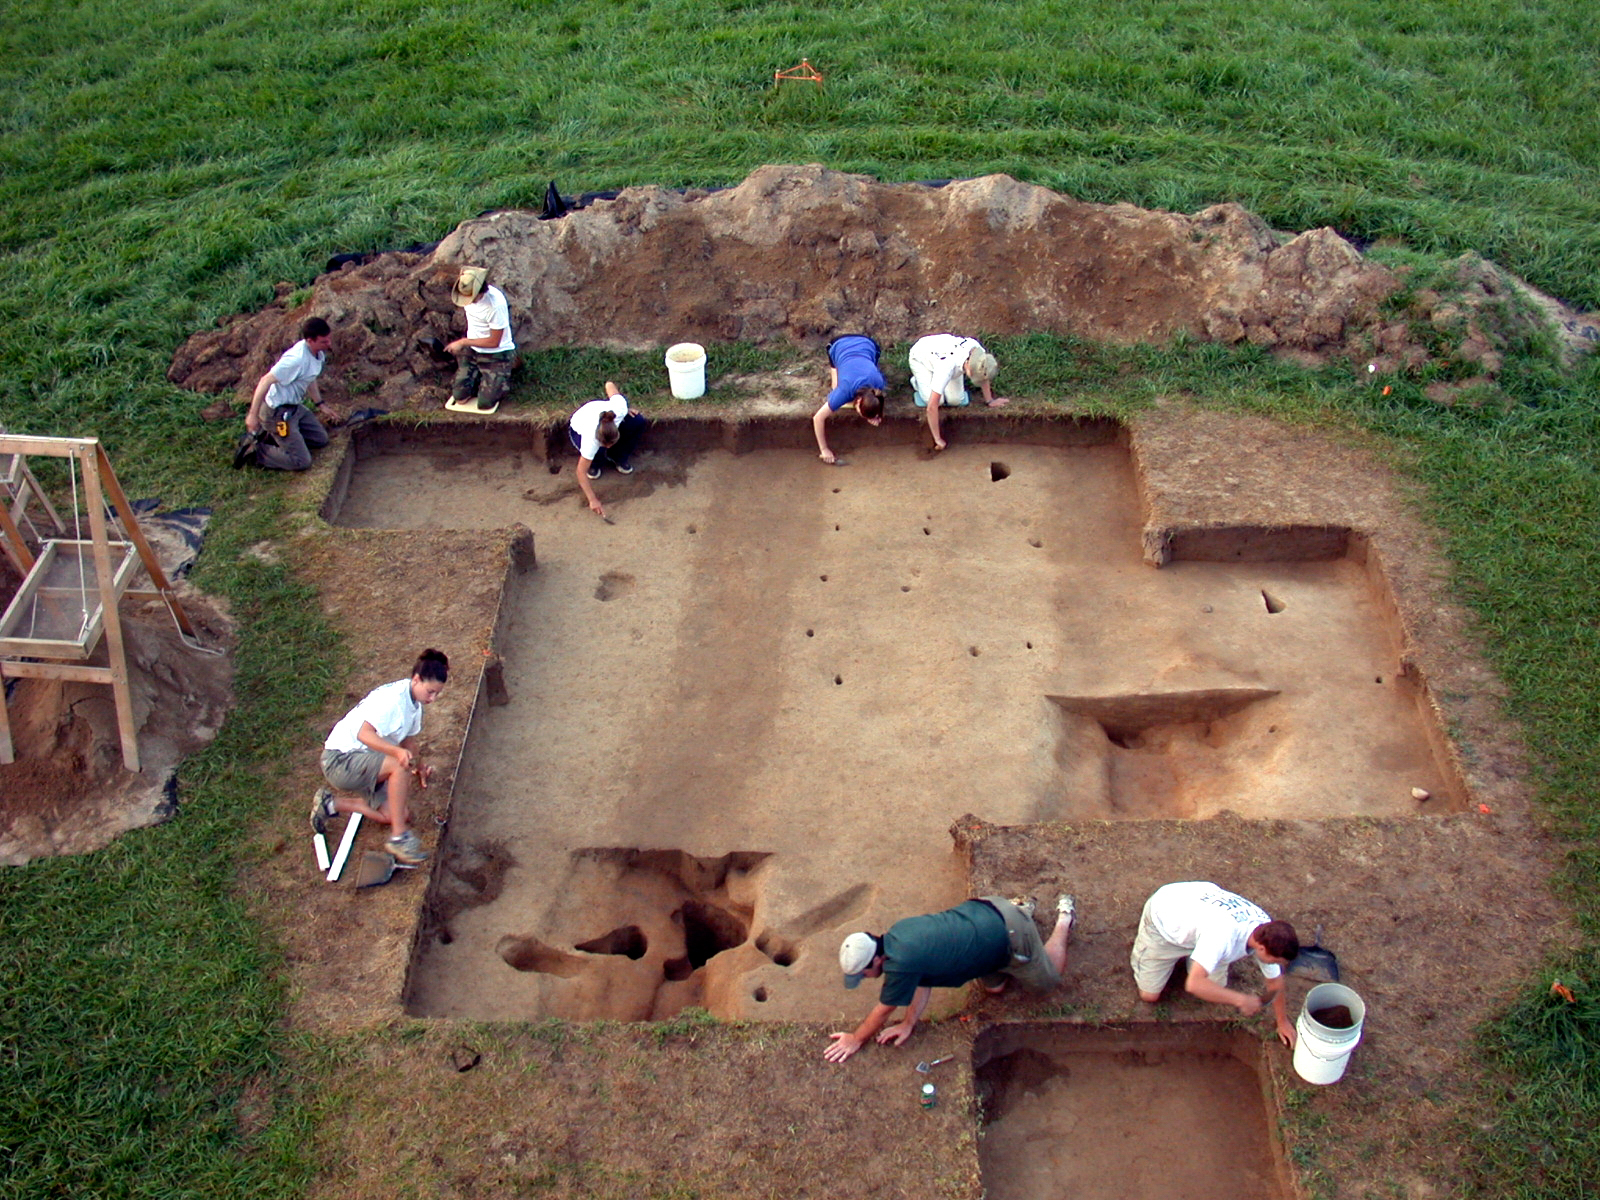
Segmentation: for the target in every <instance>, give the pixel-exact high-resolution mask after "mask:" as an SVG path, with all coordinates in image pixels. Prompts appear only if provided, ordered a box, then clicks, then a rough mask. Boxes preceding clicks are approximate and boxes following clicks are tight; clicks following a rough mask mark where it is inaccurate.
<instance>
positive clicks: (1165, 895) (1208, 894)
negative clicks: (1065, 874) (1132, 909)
mask: <svg viewBox="0 0 1600 1200" xmlns="http://www.w3.org/2000/svg"><path fill="white" fill-rule="evenodd" d="M1299 953H1300V939H1299V937H1298V936H1297V935H1296V934H1295V931H1294V926H1293V925H1290V924H1289V922H1287V921H1274V920H1273V919H1272V918H1270V917H1269V916H1267V914H1266V912H1265V910H1263V909H1262V908H1260V907H1258V906H1257V905H1255V904H1252V903H1251V902H1250V901H1249V900H1246V899H1245V898H1244V897H1243V896H1236V895H1234V894H1233V893H1232V892H1225V891H1223V890H1222V889H1221V888H1220V887H1218V886H1217V885H1216V884H1214V883H1205V882H1194V883H1169V884H1167V885H1166V886H1165V887H1161V888H1157V889H1156V891H1155V894H1154V895H1152V896H1151V897H1150V899H1148V900H1146V901H1145V905H1144V912H1143V913H1142V914H1140V917H1139V934H1138V936H1137V937H1136V938H1135V939H1134V942H1133V954H1132V956H1131V957H1130V959H1129V964H1130V965H1131V966H1132V967H1133V979H1134V983H1135V984H1137V985H1138V988H1139V999H1141V1000H1143V1001H1145V1002H1146V1003H1147V1004H1154V1003H1156V1001H1158V1000H1160V999H1161V993H1162V992H1163V991H1164V990H1165V989H1166V986H1167V983H1168V981H1169V980H1170V979H1171V978H1172V969H1173V967H1175V966H1176V965H1177V964H1178V963H1179V962H1180V961H1181V960H1183V959H1185V958H1186V959H1188V960H1189V969H1188V972H1187V974H1186V975H1185V977H1184V983H1183V987H1184V990H1185V991H1186V992H1188V993H1189V994H1190V995H1191V996H1194V997H1195V998H1196V999H1199V1000H1205V1001H1208V1002H1209V1003H1212V1004H1226V1005H1229V1006H1231V1007H1233V1008H1235V1009H1237V1010H1238V1011H1239V1013H1240V1014H1241V1015H1242V1016H1246V1017H1253V1016H1255V1015H1256V1014H1257V1013H1258V1012H1260V1011H1261V1008H1262V1003H1261V999H1260V997H1258V996H1253V995H1251V994H1250V993H1248V992H1241V991H1238V990H1236V989H1234V988H1230V987H1228V967H1229V965H1230V964H1232V963H1234V962H1237V961H1238V960H1239V959H1241V958H1246V957H1248V958H1253V959H1254V960H1255V963H1256V965H1257V966H1258V967H1260V968H1261V974H1262V975H1263V976H1264V977H1265V978H1266V981H1267V997H1268V999H1269V1000H1270V1001H1271V1004H1272V1012H1273V1016H1274V1017H1275V1018H1276V1019H1277V1024H1278V1037H1279V1038H1280V1039H1282V1041H1283V1043H1284V1044H1285V1045H1286V1046H1293V1045H1294V1042H1295V1032H1294V1026H1293V1025H1291V1024H1290V1023H1289V1017H1288V1014H1287V1012H1286V1011H1285V1003H1284V991H1283V981H1284V976H1283V968H1284V967H1286V966H1288V965H1289V964H1290V963H1291V962H1293V961H1294V960H1295V958H1296V957H1297V956H1298V955H1299Z"/></svg>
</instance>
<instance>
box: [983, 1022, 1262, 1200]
mask: <svg viewBox="0 0 1600 1200" xmlns="http://www.w3.org/2000/svg"><path fill="white" fill-rule="evenodd" d="M973 1071H974V1075H975V1080H976V1086H977V1092H978V1098H979V1104H980V1106H981V1110H982V1119H983V1125H984V1129H983V1137H982V1138H981V1139H980V1141H979V1147H980V1149H979V1157H980V1161H981V1165H982V1172H983V1187H984V1194H985V1195H986V1196H987V1197H989V1198H990V1200H1053V1198H1054V1197H1057V1196H1072V1197H1074V1198H1075V1200H1098V1198H1104V1200H1213V1198H1214V1197H1218V1196H1227V1197H1230V1200H1287V1198H1288V1197H1290V1196H1291V1195H1293V1193H1292V1191H1291V1190H1290V1189H1289V1188H1288V1186H1287V1184H1286V1180H1287V1179H1288V1173H1287V1171H1286V1169H1285V1164H1284V1162H1283V1155H1282V1151H1281V1149H1280V1147H1279V1145H1278V1142H1277V1138H1276V1136H1275V1134H1274V1131H1273V1127H1272V1125H1271V1123H1270V1121H1269V1119H1268V1113H1269V1106H1268V1104H1267V1102H1266V1090H1267V1088H1268V1086H1269V1084H1268V1077H1267V1074H1266V1070H1265V1064H1264V1060H1263V1057H1262V1043H1260V1042H1259V1041H1257V1040H1256V1039H1255V1038H1253V1037H1251V1036H1250V1035H1248V1034H1246V1033H1243V1032H1241V1031H1238V1030H1230V1029H1227V1028H1225V1027H1223V1026H1221V1025H1219V1024H1215V1023H1196V1024H1184V1025H1155V1024H1146V1025H1138V1026H1127V1027H1120V1028H1118V1027H1098V1028H1092V1029H1091V1028H1083V1027H1079V1026H1069V1025H1034V1024H1015V1025H999V1026H994V1027H991V1028H990V1029H988V1030H985V1031H984V1032H983V1033H981V1034H980V1035H979V1036H978V1039H977V1041H976V1043H975V1045H974V1047H973Z"/></svg>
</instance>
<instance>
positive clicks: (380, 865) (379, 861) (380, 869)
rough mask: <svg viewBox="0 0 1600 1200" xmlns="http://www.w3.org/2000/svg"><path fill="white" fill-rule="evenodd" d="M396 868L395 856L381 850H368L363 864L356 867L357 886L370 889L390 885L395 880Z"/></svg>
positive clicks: (364, 855)
mask: <svg viewBox="0 0 1600 1200" xmlns="http://www.w3.org/2000/svg"><path fill="white" fill-rule="evenodd" d="M394 868H395V862H394V858H393V856H391V855H388V854H385V853H383V851H381V850H368V851H367V852H366V853H365V854H363V855H362V856H361V864H360V865H359V866H358V867H356V886H357V887H358V888H368V887H377V886H378V885H379V884H383V883H388V882H389V880H391V879H393V878H394Z"/></svg>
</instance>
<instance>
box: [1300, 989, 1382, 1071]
mask: <svg viewBox="0 0 1600 1200" xmlns="http://www.w3.org/2000/svg"><path fill="white" fill-rule="evenodd" d="M1339 1005H1343V1006H1344V1007H1345V1008H1347V1009H1349V1010H1350V1024H1349V1026H1348V1027H1347V1028H1344V1029H1340V1028H1338V1027H1337V1026H1333V1025H1324V1024H1323V1023H1322V1021H1320V1020H1318V1019H1317V1014H1319V1013H1325V1012H1326V1011H1327V1010H1328V1009H1330V1008H1335V1007H1337V1006H1339ZM1366 1019H1367V1006H1366V1004H1365V1003H1363V1002H1362V999H1361V997H1360V996H1358V995H1356V993H1355V992H1354V991H1352V990H1351V989H1350V988H1347V987H1345V986H1344V985H1343V984H1342V983H1319V984H1317V986H1316V987H1314V988H1312V989H1311V990H1310V991H1309V992H1307V993H1306V1002H1305V1004H1304V1005H1303V1006H1301V1009H1300V1019H1299V1020H1298V1021H1296V1022H1295V1032H1296V1033H1298V1034H1299V1035H1300V1036H1299V1037H1298V1039H1297V1040H1296V1041H1295V1046H1294V1069H1295V1074H1297V1075H1299V1076H1300V1078H1301V1079H1304V1080H1305V1081H1306V1082H1307V1083H1337V1082H1338V1081H1339V1078H1340V1077H1341V1076H1342V1075H1343V1074H1344V1069H1345V1066H1346V1064H1347V1063H1348V1062H1349V1061H1350V1052H1351V1051H1352V1050H1354V1049H1355V1048H1356V1043H1357V1042H1359V1041H1360V1040H1361V1023H1362V1022H1363V1021H1365V1020H1366Z"/></svg>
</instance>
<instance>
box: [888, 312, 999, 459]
mask: <svg viewBox="0 0 1600 1200" xmlns="http://www.w3.org/2000/svg"><path fill="white" fill-rule="evenodd" d="M910 359H911V399H912V403H914V404H915V405H916V406H917V407H918V408H925V409H927V410H928V432H929V433H931V434H932V435H933V448H934V449H935V450H943V449H944V448H945V440H944V435H943V433H942V432H941V431H940V428H939V410H940V408H942V407H943V406H945V405H947V404H948V405H953V406H954V407H957V408H962V407H965V406H966V403H967V384H966V381H967V380H968V379H970V380H972V382H973V383H975V384H977V385H978V386H979V387H980V388H982V389H983V402H984V403H985V404H987V405H988V406H989V407H990V408H998V407H999V406H1000V405H1002V404H1008V403H1010V401H1008V400H1007V399H1006V398H1005V397H1004V396H998V397H997V396H996V395H995V394H994V392H993V391H991V390H990V388H989V384H990V381H991V380H993V379H994V377H995V372H997V371H998V370H999V369H1000V364H999V363H998V362H996V361H995V357H994V355H992V354H990V353H989V352H988V351H987V350H985V349H984V348H983V344H982V343H981V342H979V341H978V340H977V339H976V338H969V337H957V336H956V335H955V334H953V333H930V334H929V335H928V336H927V337H924V338H918V339H917V340H916V341H915V342H913V343H912V345H911V355H910Z"/></svg>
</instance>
